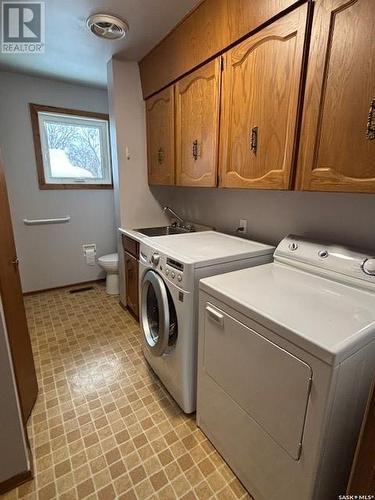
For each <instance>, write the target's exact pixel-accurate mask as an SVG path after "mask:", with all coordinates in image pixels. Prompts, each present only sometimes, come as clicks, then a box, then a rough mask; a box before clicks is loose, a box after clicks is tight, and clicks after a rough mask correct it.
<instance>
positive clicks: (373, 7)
mask: <svg viewBox="0 0 375 500" xmlns="http://www.w3.org/2000/svg"><path fill="white" fill-rule="evenodd" d="M297 173H298V182H297V187H299V188H300V189H303V190H315V191H348V192H367V193H374V192H375V3H374V0H324V1H319V2H316V4H315V9H314V19H313V25H312V34H311V47H310V57H309V64H308V69H307V81H306V95H305V102H304V112H303V122H302V133H301V142H300V156H299V164H298V169H297Z"/></svg>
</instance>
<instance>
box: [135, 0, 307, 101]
mask: <svg viewBox="0 0 375 500" xmlns="http://www.w3.org/2000/svg"><path fill="white" fill-rule="evenodd" d="M297 1H298V0H204V1H203V2H200V3H199V5H198V6H197V7H196V8H195V9H193V10H192V11H191V12H190V13H189V14H188V15H187V16H186V17H185V18H184V19H183V20H182V21H181V22H180V23H179V24H178V25H177V26H176V27H175V28H174V29H173V30H172V31H171V32H170V33H169V34H168V35H167V36H166V37H165V38H164V39H163V40H162V41H161V42H160V43H159V44H158V45H157V46H156V47H154V48H153V49H152V50H151V52H149V54H147V55H146V56H145V57H144V58H143V59H142V60H141V62H140V63H139V67H140V71H141V80H142V88H143V95H144V97H145V98H146V97H148V96H150V95H152V94H154V93H155V92H157V91H158V90H160V89H161V88H163V87H165V86H166V85H169V84H171V83H172V82H174V81H175V80H177V79H178V78H181V77H182V76H183V75H184V74H186V73H188V72H189V71H192V70H193V69H194V68H196V67H197V66H199V65H200V64H202V63H204V62H205V61H207V60H208V59H210V58H212V57H214V56H215V55H217V54H219V53H220V52H222V51H223V50H225V49H226V48H227V47H229V46H230V45H231V44H233V43H235V42H236V41H237V40H239V39H240V38H241V37H243V36H245V35H247V34H248V33H250V32H251V31H254V30H256V29H257V28H259V26H261V25H262V24H264V23H266V22H268V21H269V20H270V19H271V18H273V17H275V16H277V15H279V14H280V13H281V12H283V11H284V10H285V9H288V8H289V7H291V6H292V5H293V4H295V3H297ZM156 68H157V70H156Z"/></svg>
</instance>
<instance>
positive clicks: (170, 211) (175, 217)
mask: <svg viewBox="0 0 375 500" xmlns="http://www.w3.org/2000/svg"><path fill="white" fill-rule="evenodd" d="M163 210H164V212H169V214H170V215H172V217H173V218H174V219H177V221H178V225H180V226H182V227H185V224H186V222H185V220H184V219H183V218H182V217H180V216H179V215H178V214H177V213H176V212H175V211H174V210H173V208H171V207H164V208H163Z"/></svg>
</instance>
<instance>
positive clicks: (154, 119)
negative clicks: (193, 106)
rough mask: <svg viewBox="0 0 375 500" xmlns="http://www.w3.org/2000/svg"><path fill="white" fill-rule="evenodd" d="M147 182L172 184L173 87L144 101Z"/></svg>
mask: <svg viewBox="0 0 375 500" xmlns="http://www.w3.org/2000/svg"><path fill="white" fill-rule="evenodd" d="M146 123H147V160H148V180H149V184H159V185H173V184H174V171H175V166H174V88H173V87H170V88H167V89H165V90H163V91H161V92H159V93H158V94H156V95H155V96H153V97H151V98H150V99H147V101H146Z"/></svg>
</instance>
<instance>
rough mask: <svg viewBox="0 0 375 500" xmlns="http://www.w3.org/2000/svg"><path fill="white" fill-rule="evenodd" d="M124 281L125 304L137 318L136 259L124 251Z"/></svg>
mask: <svg viewBox="0 0 375 500" xmlns="http://www.w3.org/2000/svg"><path fill="white" fill-rule="evenodd" d="M125 282H126V305H127V307H128V309H129V310H130V312H132V313H133V315H134V316H135V317H136V318H137V319H138V318H139V305H138V304H139V299H138V261H137V259H136V258H135V257H133V256H132V255H130V254H129V253H127V252H125Z"/></svg>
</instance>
